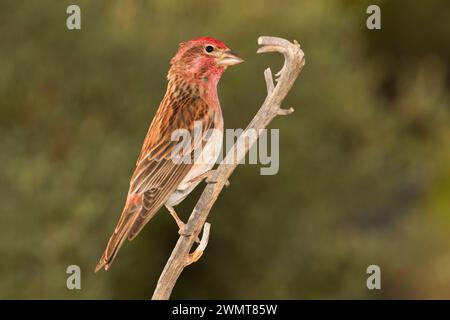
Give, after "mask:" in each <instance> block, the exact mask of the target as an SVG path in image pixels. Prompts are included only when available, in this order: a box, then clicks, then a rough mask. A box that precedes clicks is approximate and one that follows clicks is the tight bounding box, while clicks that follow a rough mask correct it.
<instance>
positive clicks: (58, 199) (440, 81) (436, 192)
mask: <svg viewBox="0 0 450 320" xmlns="http://www.w3.org/2000/svg"><path fill="white" fill-rule="evenodd" d="M74 3H75V4H78V5H79V6H80V7H81V19H82V21H81V23H82V29H81V30H78V31H77V30H75V31H69V30H68V29H67V28H66V18H67V14H66V8H67V6H68V5H69V4H74ZM369 4H378V5H380V7H381V10H382V14H381V18H382V30H375V31H370V30H368V29H367V28H366V18H367V17H368V15H367V14H366V8H367V6H368V5H369ZM449 4H450V3H449V2H448V1H427V2H425V1H421V2H419V1H416V2H410V1H405V0H404V1H375V2H373V1H300V0H296V1H267V0H255V1H238V0H235V1H167V0H164V1H163V0H159V1H87V0H84V1H82V0H79V1H56V0H53V1H48V0H46V1H37V0H33V1H31V0H30V1H23V0H22V1H10V0H2V1H1V2H0V150H1V152H0V298H7V299H15V298H27V299H37V298H44V299H50V298H62V299H80V298H87V299H91V298H99V299H111V298H113V299H119V298H122V299H130V298H137V299H147V298H149V297H150V296H151V294H152V292H153V289H154V287H155V285H156V281H157V279H158V277H159V274H160V272H161V270H162V268H163V267H164V264H165V262H166V260H167V258H168V257H169V255H170V252H171V250H172V248H173V246H174V244H175V242H176V240H177V238H178V234H177V227H176V225H175V223H174V222H173V221H172V218H171V217H170V216H169V215H168V214H167V213H166V212H165V210H161V213H159V214H157V215H156V217H155V218H154V219H153V220H152V221H151V223H149V224H148V225H147V226H146V228H145V229H144V230H143V232H142V233H141V234H140V235H139V236H138V237H137V238H136V239H135V240H134V241H133V242H127V243H125V245H124V246H123V247H122V249H121V251H120V253H119V255H118V257H117V259H116V261H115V262H114V264H113V265H112V267H111V269H110V270H109V271H108V272H100V273H97V274H94V272H93V270H94V267H95V265H96V263H97V261H98V259H99V257H100V255H101V253H102V252H103V249H104V247H105V245H106V241H107V239H108V237H109V236H110V233H111V232H112V230H113V228H114V225H115V223H116V221H117V218H118V216H119V214H120V212H121V209H122V207H123V204H124V201H125V197H126V192H127V190H128V183H129V178H130V175H131V173H132V170H133V168H134V164H135V161H136V158H137V156H138V153H139V150H140V146H141V144H142V141H143V138H144V136H145V134H146V131H147V128H148V124H149V122H150V120H151V118H152V117H153V115H154V112H155V110H156V107H157V106H158V104H159V101H160V100H161V98H162V96H163V95H164V92H165V86H166V74H167V70H168V67H169V60H170V58H171V57H172V56H173V55H174V54H175V52H176V50H177V48H178V43H180V42H182V41H186V40H189V39H191V38H194V37H198V36H203V35H208V36H213V37H216V38H218V39H221V40H223V41H224V42H225V43H227V44H228V46H229V47H230V48H232V49H233V50H234V51H236V52H237V53H239V55H240V56H242V57H243V58H244V59H245V60H246V62H245V63H243V64H241V65H239V66H237V67H233V68H230V69H229V70H227V72H226V73H225V75H224V76H223V78H222V80H221V82H220V85H219V96H220V99H221V104H222V108H223V113H224V118H225V126H226V128H242V127H245V126H246V125H247V123H248V122H249V121H250V119H251V118H252V116H253V115H254V114H255V112H256V111H257V110H258V108H259V106H260V105H261V103H262V101H263V99H264V97H265V94H266V92H265V83H264V78H263V70H264V69H265V68H266V67H267V66H271V67H272V70H277V69H278V68H279V67H280V66H281V64H282V57H281V56H280V55H276V54H265V55H256V54H255V52H256V50H257V48H258V46H257V44H256V39H257V38H258V36H260V35H272V36H281V37H283V38H287V39H291V40H292V39H297V40H298V41H299V42H300V44H301V45H302V48H303V49H304V51H305V54H306V67H305V68H304V70H303V72H302V74H301V75H300V78H299V79H298V80H297V82H296V83H295V85H294V87H293V88H292V90H291V92H290V94H289V96H288V98H287V99H286V101H285V107H291V106H292V107H294V108H295V109H296V111H295V113H293V114H292V115H291V116H289V117H279V118H277V119H275V120H274V121H273V122H272V123H271V125H270V127H271V128H279V129H280V170H279V173H278V174H277V175H274V176H261V175H260V174H259V166H258V165H242V166H239V167H238V168H237V170H236V171H235V172H234V174H233V176H232V177H231V179H230V182H231V187H230V188H228V189H225V190H224V191H223V193H222V194H221V195H220V198H219V199H218V201H217V203H216V205H215V206H214V207H213V209H212V212H211V215H210V217H209V218H208V221H209V222H210V223H211V224H212V229H211V237H210V242H209V245H208V248H207V250H206V252H205V254H204V256H203V257H202V258H201V260H200V261H199V262H198V263H196V264H195V265H192V266H190V267H188V268H187V269H185V271H184V272H183V274H182V276H181V278H180V279H179V281H178V283H177V285H176V287H175V290H174V292H173V296H172V297H173V298H180V299H184V298H190V299H193V298H207V299H212V298H219V299H222V298H223V299H230V298H237V299H252V298H264V299H272V298H273V299H282V298H285V299H301V298H307V299H311V298H325V299H330V298H339V299H340V298H350V299H353V298H358V299H359V298H369V299H377V298H450V212H449V211H450V161H449V160H450V126H449V124H450V109H449V105H450V104H449V98H450V91H449V89H450V76H449V74H450V73H449V71H450V64H449V61H450V59H449V58H450V41H449V39H450V34H449V33H450V20H449V19H448V16H449V11H450V10H449ZM202 188H203V185H202V187H201V188H198V189H199V190H196V192H194V193H193V194H192V195H191V196H190V197H189V198H188V199H187V200H186V201H185V202H183V203H182V204H181V205H180V206H179V207H178V209H177V210H178V212H179V213H180V215H181V216H182V217H183V219H187V217H188V215H189V213H190V210H191V209H192V207H193V206H194V205H195V202H196V200H197V199H198V196H199V195H200V192H201V189H202ZM72 264H76V265H79V266H80V267H81V270H82V289H81V290H72V291H71V290H68V289H67V288H66V278H67V274H66V268H67V266H68V265H72ZM371 264H376V265H379V266H380V267H381V272H382V290H373V291H370V290H368V289H367V288H366V279H367V276H368V275H367V274H366V268H367V266H369V265H371Z"/></svg>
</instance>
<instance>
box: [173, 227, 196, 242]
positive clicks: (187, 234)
mask: <svg viewBox="0 0 450 320" xmlns="http://www.w3.org/2000/svg"><path fill="white" fill-rule="evenodd" d="M178 234H179V235H180V236H183V237H190V236H192V233H188V232H187V231H186V224H185V225H184V226H182V227H181V228H180V229H179V230H178ZM195 242H197V243H200V239H199V238H198V237H195Z"/></svg>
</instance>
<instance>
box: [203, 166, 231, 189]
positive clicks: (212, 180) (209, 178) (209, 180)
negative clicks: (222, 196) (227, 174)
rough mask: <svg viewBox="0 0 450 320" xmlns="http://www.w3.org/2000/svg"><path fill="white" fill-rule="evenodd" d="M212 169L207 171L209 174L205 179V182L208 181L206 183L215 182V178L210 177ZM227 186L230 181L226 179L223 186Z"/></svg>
mask: <svg viewBox="0 0 450 320" xmlns="http://www.w3.org/2000/svg"><path fill="white" fill-rule="evenodd" d="M214 171H215V170H211V171H209V172H210V175H209V176H208V177H207V178H206V179H205V182H206V183H208V184H210V183H211V184H214V183H217V180H216V179H214V178H212V175H213V173H214ZM229 186H230V181H229V180H228V179H227V181H225V187H226V188H228V187H229Z"/></svg>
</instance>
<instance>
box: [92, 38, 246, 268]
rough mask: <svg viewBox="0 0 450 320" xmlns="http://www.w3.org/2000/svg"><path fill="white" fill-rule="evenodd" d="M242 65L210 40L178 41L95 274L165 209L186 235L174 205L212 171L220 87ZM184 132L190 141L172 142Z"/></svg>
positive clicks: (219, 132)
mask: <svg viewBox="0 0 450 320" xmlns="http://www.w3.org/2000/svg"><path fill="white" fill-rule="evenodd" d="M243 61H244V60H243V59H241V58H240V57H238V56H237V55H236V54H235V53H233V52H232V51H231V50H230V49H229V48H228V46H227V45H226V44H225V43H223V42H222V41H220V40H217V39H215V38H212V37H199V38H195V39H192V40H189V41H186V42H182V43H180V45H179V48H178V51H177V53H176V54H175V56H174V57H173V58H172V59H171V60H170V68H169V72H168V74H167V80H168V83H167V89H166V93H165V95H164V97H163V99H162V101H161V103H160V105H159V107H158V109H157V111H156V114H155V116H154V118H153V120H152V121H151V123H150V127H149V129H148V132H147V135H146V137H145V139H144V143H143V146H142V149H141V152H140V154H139V157H138V159H137V162H136V167H135V169H134V172H133V174H132V177H131V181H130V187H129V190H128V194H127V198H126V202H125V206H124V208H123V211H122V214H121V215H120V217H119V220H118V222H117V225H116V227H115V229H114V232H113V234H112V235H111V237H110V238H109V241H108V244H107V246H106V249H105V251H104V253H103V255H102V256H101V258H100V261H99V262H98V264H97V266H96V268H95V272H97V271H99V270H101V269H105V270H108V269H109V267H110V266H111V263H112V262H113V260H114V258H115V257H116V255H117V253H118V251H119V249H120V247H121V246H122V244H123V243H124V241H125V240H126V239H128V240H133V239H134V238H135V237H136V236H137V234H138V233H139V232H140V231H141V230H142V228H143V227H144V226H145V225H146V224H147V222H148V221H149V220H150V219H151V218H153V216H154V215H155V214H156V213H157V212H158V211H159V210H160V209H161V208H162V207H163V206H165V207H166V208H167V210H168V211H169V213H170V214H171V215H172V217H173V218H174V219H175V222H176V223H177V225H178V227H179V233H180V234H182V235H186V234H185V230H184V229H185V224H184V223H183V221H182V220H181V219H180V218H179V217H178V214H177V213H176V211H175V209H174V207H175V206H176V205H178V204H179V203H180V202H181V201H183V200H184V199H185V198H186V197H187V196H188V194H189V193H190V192H191V191H192V190H193V189H194V188H195V187H196V186H197V185H198V184H199V183H200V182H201V181H202V180H203V179H204V178H205V177H207V176H208V174H209V173H210V172H212V168H213V166H214V163H215V162H216V160H217V158H218V157H219V155H220V150H221V148H222V139H223V128H224V124H223V116H222V110H221V107H220V102H219V98H218V93H217V85H218V82H219V80H220V78H221V76H222V74H223V73H224V71H225V70H226V69H227V68H228V67H229V66H233V65H236V64H239V63H241V62H243ZM180 132H181V133H188V134H189V138H190V139H184V141H182V142H180V141H179V140H183V139H176V138H175V139H174V133H180ZM180 136H182V135H180ZM185 137H186V136H184V137H183V138H185ZM192 137H193V138H192Z"/></svg>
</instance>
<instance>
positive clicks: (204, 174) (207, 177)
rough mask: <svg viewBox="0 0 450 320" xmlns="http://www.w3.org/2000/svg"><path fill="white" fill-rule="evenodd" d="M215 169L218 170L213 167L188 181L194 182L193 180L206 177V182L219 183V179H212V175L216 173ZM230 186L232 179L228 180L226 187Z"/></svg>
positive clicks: (200, 179)
mask: <svg viewBox="0 0 450 320" xmlns="http://www.w3.org/2000/svg"><path fill="white" fill-rule="evenodd" d="M214 171H216V170H215V169H211V170H208V171H206V172H203V173H202V174H200V175H198V176H196V177H195V178H193V179H191V180H189V181H188V183H193V182H197V181H202V180H203V179H205V182H206V183H208V184H209V183H217V181H214V180H212V179H211V176H212V175H213V174H214ZM229 186H230V181H228V180H227V181H226V182H225V187H227V188H228V187H229Z"/></svg>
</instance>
